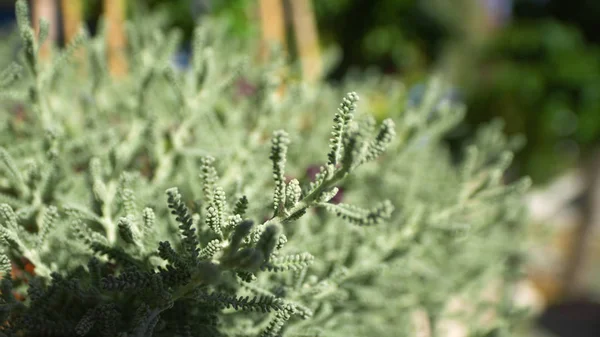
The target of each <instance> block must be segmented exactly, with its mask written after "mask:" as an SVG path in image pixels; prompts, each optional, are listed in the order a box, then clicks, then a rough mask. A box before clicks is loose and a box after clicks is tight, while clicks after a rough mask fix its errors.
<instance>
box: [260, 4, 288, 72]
mask: <svg viewBox="0 0 600 337" xmlns="http://www.w3.org/2000/svg"><path fill="white" fill-rule="evenodd" d="M259 13H260V15H259V19H260V27H261V34H262V41H261V59H262V60H263V61H266V60H268V59H269V56H270V48H271V46H272V45H273V44H278V45H279V46H281V47H282V48H285V47H286V43H285V25H284V17H285V16H284V11H283V2H282V0H259Z"/></svg>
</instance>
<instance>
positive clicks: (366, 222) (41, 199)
mask: <svg viewBox="0 0 600 337" xmlns="http://www.w3.org/2000/svg"><path fill="white" fill-rule="evenodd" d="M17 4H18V7H17V10H18V12H17V14H18V18H19V30H20V32H21V36H22V39H23V42H24V48H23V53H22V58H21V60H20V62H19V64H21V66H17V65H13V66H11V67H10V68H9V70H7V71H6V72H5V73H3V75H4V76H3V77H2V79H1V80H2V82H1V85H2V86H1V91H0V97H1V98H2V99H3V100H4V101H5V102H7V103H6V104H5V105H3V106H1V109H3V111H2V115H4V116H7V117H6V120H7V123H5V124H2V125H3V126H2V129H0V141H1V142H2V144H3V147H2V148H1V149H0V172H1V175H0V203H1V204H2V205H0V237H1V241H0V246H1V247H2V254H1V255H0V256H1V258H0V262H2V271H3V275H4V278H3V279H2V288H1V290H0V291H1V293H2V296H1V298H2V300H1V303H0V308H1V310H0V312H1V313H2V319H1V322H3V324H2V327H1V330H0V335H7V336H21V335H24V336H150V335H152V336H368V335H373V334H381V335H385V336H403V335H406V336H410V335H413V332H414V329H413V323H412V321H411V318H412V317H413V315H414V314H415V313H416V312H423V313H424V314H425V317H426V320H427V321H428V322H429V323H428V324H430V325H431V326H432V327H433V328H434V329H442V326H443V322H444V321H445V320H447V319H449V318H450V317H455V316H456V314H455V313H453V312H450V310H449V307H448V306H449V303H450V302H451V301H452V299H453V298H455V297H456V296H459V297H461V296H467V297H468V298H469V299H470V301H468V302H469V305H473V306H477V307H478V308H488V309H490V310H492V311H493V313H494V314H495V316H494V318H493V319H492V320H491V321H490V320H488V321H485V322H479V321H474V320H473V317H477V314H465V315H464V317H460V316H459V317H458V318H457V319H462V318H464V319H465V320H466V321H467V322H469V324H468V329H469V331H470V332H471V333H473V334H476V335H484V334H486V333H498V334H501V333H504V334H505V335H514V334H515V333H516V330H515V329H516V327H517V326H518V324H519V322H520V320H521V319H522V318H523V317H525V316H524V314H523V312H522V310H521V309H519V308H517V307H515V306H514V303H513V300H512V295H511V294H512V291H513V288H514V286H515V284H516V282H517V281H518V280H519V279H520V278H521V274H520V269H519V266H520V261H521V259H522V256H523V255H522V245H521V240H520V237H521V234H520V233H521V229H522V228H521V224H522V218H523V216H522V208H521V207H520V196H521V194H522V191H523V190H524V188H526V186H527V185H528V181H527V180H523V181H519V182H517V183H515V184H513V185H508V186H506V185H504V184H503V182H502V173H503V171H504V170H505V169H506V167H507V165H508V164H509V163H510V160H511V158H512V155H511V152H510V150H511V149H512V148H513V146H514V142H513V141H510V140H507V139H506V138H505V137H503V136H502V134H501V132H500V130H499V128H498V125H496V124H492V125H491V126H490V127H488V128H485V129H483V130H482V131H481V133H480V134H479V135H478V136H477V137H476V139H475V140H474V141H473V144H472V145H471V146H470V147H469V148H468V149H467V151H466V155H465V158H464V159H461V160H460V164H455V163H453V160H452V158H450V154H449V151H447V149H445V148H444V146H443V142H442V141H441V137H442V136H443V134H444V133H446V132H447V131H448V130H450V129H451V128H453V127H454V126H455V125H456V124H457V123H459V122H460V120H461V118H462V117H463V109H462V107H460V106H457V105H456V104H455V103H452V102H451V101H448V100H444V99H442V98H441V97H442V95H441V93H443V92H444V89H443V85H442V83H441V82H439V81H437V80H434V81H432V82H431V85H430V88H429V90H428V91H427V94H426V95H425V96H424V98H423V99H422V101H421V102H420V104H417V105H414V104H409V103H407V104H406V109H398V110H397V111H391V112H390V113H389V115H391V116H393V117H394V119H395V120H396V121H397V122H396V123H394V122H392V120H391V119H387V120H384V121H383V122H381V123H380V124H379V126H378V125H377V122H376V121H375V119H374V118H373V117H372V116H371V115H369V114H367V113H364V112H362V111H364V110H365V109H357V102H358V96H357V95H356V94H355V93H354V92H352V91H350V90H346V88H334V87H331V86H326V85H322V84H319V85H316V86H315V87H306V86H305V85H303V84H302V83H294V82H290V81H288V82H287V83H286V84H287V87H286V92H285V94H284V95H280V94H279V92H280V91H279V88H280V81H281V78H280V77H279V75H278V73H279V65H280V63H278V62H273V63H271V64H267V65H252V66H250V64H249V61H248V60H247V58H245V57H243V55H245V54H247V53H248V50H249V47H248V46H245V45H243V44H237V43H232V41H230V40H229V39H227V38H226V32H227V30H226V29H223V28H222V26H221V25H220V24H219V22H215V21H205V22H204V24H203V25H202V26H199V27H198V28H197V29H196V31H195V33H194V53H193V58H192V62H191V68H190V69H189V70H188V71H186V72H178V71H176V70H174V69H173V68H172V67H171V65H170V55H172V54H173V52H174V51H175V50H176V48H177V43H178V40H177V39H176V37H177V35H176V34H175V35H173V34H170V33H167V34H164V33H162V31H161V30H160V29H158V28H155V27H156V26H155V25H154V23H152V21H147V22H138V24H139V26H135V25H132V27H131V29H130V30H129V33H130V36H129V41H130V46H129V49H130V50H129V56H130V64H131V65H132V69H131V75H130V76H128V77H127V78H125V79H123V80H119V81H117V80H113V79H111V78H109V77H108V75H107V72H106V71H105V63H104V61H103V57H102V55H103V38H102V34H103V32H102V30H100V33H99V34H100V35H99V36H98V37H96V38H90V37H88V36H87V35H86V34H85V33H82V35H81V36H80V37H79V38H78V39H76V40H75V42H74V43H73V45H71V46H69V47H67V49H66V50H65V51H64V52H63V53H62V54H60V55H59V56H57V57H56V59H55V60H52V61H51V62H50V63H47V64H46V63H40V62H38V61H37V56H36V55H37V54H36V52H37V42H36V41H37V40H38V39H37V38H36V37H35V36H34V34H33V31H32V29H31V28H30V26H29V22H28V13H27V7H26V5H25V2H24V1H19V2H18V3H17ZM42 27H43V25H42ZM43 32H44V30H42V33H41V34H40V35H43ZM39 40H43V39H42V37H39ZM78 47H79V48H83V49H84V50H85V51H86V55H87V56H88V57H87V58H86V60H84V62H83V67H82V66H81V64H78V62H77V61H76V60H75V59H72V57H71V55H72V54H73V52H74V50H75V48H78ZM82 68H83V69H84V70H85V71H86V75H85V76H82V74H81V71H82ZM17 74H19V76H17ZM376 83H377V81H370V80H364V81H361V82H355V81H349V82H347V83H346V85H349V86H352V87H356V89H360V91H361V92H365V94H366V95H365V96H366V97H370V96H373V95H374V93H376V92H378V91H379V88H381V85H380V84H377V85H375V84H376ZM382 85H383V84H382ZM9 88H10V89H9ZM241 88H243V90H241ZM388 88H389V90H390V93H392V94H394V95H395V96H394V100H395V101H397V102H399V103H398V104H401V102H403V101H404V95H403V94H402V90H401V87H399V86H394V85H390V86H388ZM342 91H346V92H347V91H349V92H350V93H349V94H346V96H344V99H343V101H342V103H341V105H339V107H338V110H337V113H336V114H335V115H333V116H332V115H331V114H328V113H326V112H327V111H335V108H336V107H335V102H336V101H337V99H336V97H339V96H341V95H340V93H341V92H342ZM9 102H12V103H17V104H18V106H19V107H20V108H19V109H20V110H18V113H15V110H13V107H14V106H15V105H14V104H8V103H9ZM369 102H372V100H365V102H364V104H363V103H361V104H363V105H364V106H365V107H366V108H367V109H370V104H369ZM315 111H318V112H319V113H315ZM331 119H333V121H334V123H333V131H332V130H331V123H330V121H331ZM282 129H286V130H287V132H285V131H282ZM328 134H330V135H331V136H330V137H329V139H328V137H327V136H326V135H328ZM4 144H6V145H4ZM296 144H301V146H299V145H296ZM324 149H326V150H324ZM384 152H385V156H381V155H382V154H384ZM269 153H270V155H269ZM325 153H328V155H327V156H325ZM268 158H269V159H270V160H268ZM315 158H321V159H315ZM384 200H389V201H384ZM355 205H363V206H355ZM393 209H395V211H393ZM26 264H27V265H33V266H35V270H34V273H28V272H22V273H20V275H17V276H15V279H13V280H10V279H9V278H8V277H7V275H8V272H9V271H10V270H11V269H13V271H15V270H21V269H24V265H26ZM34 274H35V275H34ZM490 285H492V286H496V287H498V288H497V289H499V293H500V294H501V296H500V298H499V299H498V300H486V299H485V298H483V297H482V296H480V292H481V291H482V290H483V289H486V288H488V287H489V286H490ZM436 331H437V330H436ZM440 331H441V330H440ZM439 333H442V332H439Z"/></svg>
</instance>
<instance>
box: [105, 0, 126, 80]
mask: <svg viewBox="0 0 600 337" xmlns="http://www.w3.org/2000/svg"><path fill="white" fill-rule="evenodd" d="M125 9H126V4H125V0H104V19H105V20H106V25H107V34H106V38H107V41H106V45H107V53H108V55H107V58H108V69H109V71H110V74H111V75H112V76H114V77H122V76H124V75H125V74H127V58H126V54H125V48H126V44H127V39H126V36H125Z"/></svg>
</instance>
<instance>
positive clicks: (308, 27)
mask: <svg viewBox="0 0 600 337" xmlns="http://www.w3.org/2000/svg"><path fill="white" fill-rule="evenodd" d="M289 3H290V5H291V9H292V21H293V22H292V23H293V25H294V35H295V37H296V46H297V51H298V57H299V58H300V63H301V65H302V77H303V78H304V80H305V81H308V82H314V81H317V80H319V79H320V77H321V67H322V65H321V52H320V48H319V34H318V31H317V24H316V20H315V15H314V11H313V8H312V3H311V0H290V1H289Z"/></svg>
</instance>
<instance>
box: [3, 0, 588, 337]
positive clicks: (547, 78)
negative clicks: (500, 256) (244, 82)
mask: <svg viewBox="0 0 600 337" xmlns="http://www.w3.org/2000/svg"><path fill="white" fill-rule="evenodd" d="M36 1H39V2H43V3H45V4H46V6H52V5H54V6H56V8H55V10H56V18H54V19H55V22H56V23H58V24H59V25H60V23H61V22H62V21H61V20H62V19H63V17H62V16H63V15H62V14H63V13H65V12H66V11H68V9H69V7H70V6H72V5H74V4H75V3H76V2H77V3H81V4H82V6H83V7H82V12H83V20H84V21H85V23H86V25H87V26H88V27H89V29H90V30H91V31H92V32H93V31H94V30H95V29H96V27H97V26H98V21H99V18H100V17H101V16H102V15H103V13H104V10H105V8H104V7H105V6H106V3H110V1H102V0H87V1H81V2H80V1H75V0H72V1H69V0H66V1H58V0H57V1H53V0H36ZM294 1H297V0H284V1H281V3H282V5H283V7H284V12H285V13H286V15H284V16H285V17H284V18H283V20H284V22H286V26H291V24H290V22H292V21H293V18H291V17H292V16H293V15H294V14H293V13H291V10H290V8H291V7H292V5H291V2H294ZM34 2H35V1H34ZM119 2H121V1H119ZM123 2H126V3H127V7H126V8H127V14H126V15H127V16H128V17H131V16H134V15H143V14H140V13H147V12H148V11H151V10H152V11H154V10H158V11H159V12H161V13H163V15H164V17H163V19H164V20H165V26H166V27H170V28H173V27H176V28H178V29H179V30H180V31H181V33H182V35H183V37H184V38H183V41H184V42H183V44H182V46H181V52H180V54H179V55H177V57H176V58H175V59H174V63H176V64H178V65H179V66H182V67H185V65H186V62H187V57H188V53H189V49H190V48H189V39H190V38H191V35H192V31H193V27H194V25H195V24H196V22H197V21H198V20H203V19H206V18H207V17H218V18H219V19H220V20H224V21H227V22H228V23H229V25H230V27H231V34H232V35H234V36H236V37H237V38H240V39H252V38H254V37H256V36H257V35H260V34H261V28H262V29H264V23H263V25H262V26H261V22H260V20H259V19H258V14H257V12H258V7H259V2H260V1H259V0H130V1H123ZM311 5H312V7H311V8H310V12H309V13H308V14H309V15H311V17H312V18H313V19H314V20H315V22H316V29H317V32H318V43H319V47H320V57H321V58H322V59H323V60H324V64H325V65H324V68H323V71H322V73H321V74H320V76H321V77H322V79H323V80H326V81H331V82H333V83H335V82H337V81H340V80H342V79H344V78H346V77H348V76H352V74H355V73H357V72H361V73H372V74H384V75H385V76H389V77H390V78H393V79H397V80H399V81H402V83H403V85H404V86H405V87H406V88H407V92H408V94H409V95H413V96H415V97H418V96H419V95H420V94H421V92H422V90H423V88H424V83H425V82H426V80H427V79H428V78H429V77H430V76H431V75H432V74H434V73H435V74H439V75H441V76H443V77H444V78H446V79H447V80H448V81H450V83H452V86H453V88H454V89H453V92H452V95H453V99H456V100H460V101H463V102H464V103H465V104H466V105H467V106H468V113H467V118H466V121H465V122H464V123H463V125H462V126H461V127H460V128H458V129H457V130H454V132H452V133H451V134H450V135H449V136H448V139H447V141H448V143H449V144H450V146H452V147H456V148H458V145H460V144H461V143H462V142H463V141H464V140H465V139H467V138H468V137H470V136H471V135H472V134H473V132H474V130H475V128H476V127H477V125H479V124H481V123H483V122H487V121H490V120H492V119H497V118H498V119H501V120H502V121H503V122H504V123H505V130H506V132H507V133H509V134H519V135H523V136H524V137H525V139H526V140H527V141H526V143H525V145H524V146H523V148H522V149H521V151H519V152H518V153H517V155H516V160H515V164H514V165H513V167H512V168H511V170H510V171H509V174H508V175H507V177H506V179H507V180H511V179H514V178H515V177H518V176H523V175H529V176H531V177H532V179H533V181H534V189H533V190H532V191H531V192H530V195H529V197H528V200H527V202H528V203H529V207H530V220H529V222H530V226H529V227H530V236H531V237H530V238H529V239H530V241H531V249H530V256H529V260H530V261H529V271H528V274H529V276H528V277H529V279H530V283H531V289H530V293H529V295H527V296H529V297H530V298H529V299H528V300H529V301H531V302H532V303H534V304H535V307H536V308H537V309H536V310H538V311H539V317H540V318H539V322H540V324H539V325H540V332H539V333H540V334H542V335H550V336H551V335H556V336H574V337H577V336H600V305H597V304H596V303H597V298H598V294H600V259H598V257H600V244H598V243H600V236H599V235H598V233H599V231H600V180H598V179H597V176H598V174H599V173H600V160H599V159H600V158H598V154H600V151H598V149H599V148H600V49H599V44H600V34H598V32H599V31H600V30H599V28H598V24H597V22H598V21H600V1H598V0H569V1H566V0H314V1H312V3H311ZM305 14H306V13H305ZM13 25H14V1H12V0H0V39H1V41H2V42H1V43H0V53H1V55H2V59H0V62H2V64H1V65H4V64H5V63H8V62H9V61H10V55H14V51H15V50H16V48H17V47H18V46H17V39H15V38H14V34H11V30H12V28H13ZM288 28H289V27H288ZM298 36H299V35H298V34H296V35H293V34H291V33H288V34H287V36H286V37H287V38H288V40H290V41H292V42H291V43H288V48H289V50H290V53H289V55H290V62H292V63H293V62H295V61H298V58H299V55H300V53H298V51H297V50H295V49H294V45H295V44H297V42H298V41H294V39H298ZM55 39H56V41H57V42H58V43H59V44H60V43H62V41H64V40H65V36H64V33H63V30H60V29H58V30H56V37H55ZM7 55H8V56H7ZM380 99H381V100H382V101H383V102H382V106H386V107H387V108H392V109H401V107H394V106H391V105H390V104H386V102H385V99H386V98H385V97H382V98H380ZM383 113H385V112H383ZM507 244H510V243H507Z"/></svg>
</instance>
